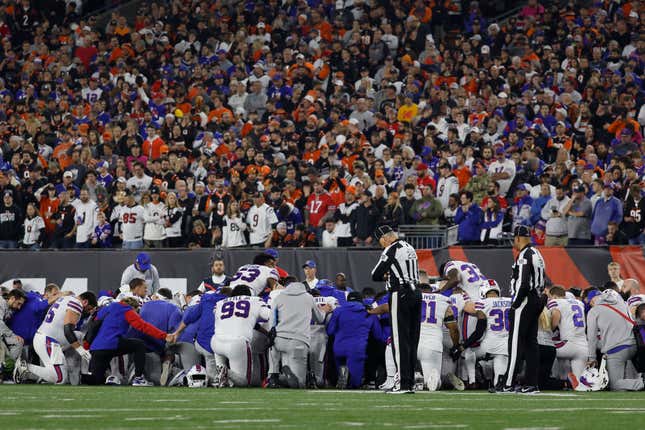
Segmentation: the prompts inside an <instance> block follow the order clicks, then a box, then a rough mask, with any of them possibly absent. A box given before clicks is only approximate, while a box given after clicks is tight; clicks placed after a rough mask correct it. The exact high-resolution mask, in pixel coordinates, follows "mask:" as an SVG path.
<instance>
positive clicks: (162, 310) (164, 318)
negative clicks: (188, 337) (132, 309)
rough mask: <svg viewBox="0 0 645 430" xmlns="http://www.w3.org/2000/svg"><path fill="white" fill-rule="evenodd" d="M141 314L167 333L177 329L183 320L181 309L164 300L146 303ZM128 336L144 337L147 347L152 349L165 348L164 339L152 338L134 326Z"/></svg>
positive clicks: (160, 349)
mask: <svg viewBox="0 0 645 430" xmlns="http://www.w3.org/2000/svg"><path fill="white" fill-rule="evenodd" d="M140 315H141V318H142V319H143V320H144V321H145V322H147V323H150V324H152V325H153V326H155V327H157V328H158V329H159V330H162V331H165V332H166V333H172V332H174V331H175V330H177V327H179V323H180V322H181V311H180V310H179V307H177V305H175V304H173V303H169V302H166V301H163V300H153V301H150V302H146V303H144V304H143V306H141V313H140ZM127 337H135V338H139V339H143V340H144V342H145V344H146V347H148V349H149V350H151V351H155V352H159V353H161V352H163V350H164V344H165V343H164V341H162V340H159V339H151V338H150V337H149V336H146V335H144V334H143V333H141V332H140V331H138V330H136V329H134V328H132V327H130V329H129V330H128V334H127Z"/></svg>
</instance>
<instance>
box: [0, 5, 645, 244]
mask: <svg viewBox="0 0 645 430" xmlns="http://www.w3.org/2000/svg"><path fill="white" fill-rule="evenodd" d="M40 3H42V2H38V3H32V2H30V1H29V0H21V1H12V0H7V1H5V2H3V3H2V5H1V6H0V22H1V24H0V35H1V36H2V52H0V76H2V79H0V95H1V96H2V98H1V100H0V139H1V140H0V170H1V173H0V194H2V202H1V205H0V247H2V248H16V247H23V248H32V249H38V248H42V247H48V248H71V247H95V248H110V247H120V246H123V247H125V248H141V247H143V246H146V247H164V246H165V247H184V246H190V247H213V246H222V247H238V246H247V245H253V246H260V247H268V246H273V247H287V246H290V247H306V246H323V247H334V246H374V245H375V244H374V241H373V238H372V233H373V231H374V229H375V227H376V226H378V225H390V226H391V227H393V228H394V229H395V230H396V229H397V228H398V226H399V225H402V224H422V225H451V224H458V226H459V227H458V231H459V233H458V234H459V241H460V242H461V243H463V244H481V243H484V244H495V243H497V240H498V237H499V234H500V233H501V232H502V231H510V229H511V228H512V227H514V226H516V225H519V224H523V225H527V226H530V227H531V228H532V229H533V231H534V237H533V239H534V241H535V243H537V244H547V245H567V244H594V243H595V244H605V243H607V244H626V243H632V244H635V243H643V241H644V238H645V235H644V234H643V230H644V227H645V219H644V218H643V209H645V208H644V205H645V201H644V200H643V199H642V194H643V186H644V184H645V182H644V180H643V175H644V174H645V172H644V169H645V167H644V163H643V154H644V152H643V150H644V148H645V147H644V146H643V132H642V126H643V125H645V108H644V107H643V95H644V94H643V81H642V78H643V65H644V63H643V61H644V60H645V58H644V57H643V55H644V54H645V36H644V34H645V32H644V31H643V19H644V18H643V16H644V15H645V10H644V7H645V5H643V2H641V1H621V0H618V1H615V0H614V1H608V0H607V1H600V0H599V1H594V2H592V1H542V2H538V1H536V0H529V1H528V4H527V5H525V6H524V7H523V8H522V9H521V10H520V12H519V13H518V14H517V15H514V16H511V17H510V18H509V19H508V20H506V21H504V22H503V23H496V22H491V21H490V20H489V18H488V17H487V16H486V15H484V14H483V13H482V8H483V9H487V8H490V6H491V5H492V4H493V3H495V2H481V3H478V2H476V1H470V2H469V1H458V0H446V1H422V0H416V1H411V0H407V1H397V2H393V1H389V0H382V1H359V0H339V1H336V2H330V1H319V0H311V1H304V0H286V1H268V2H253V1H249V2H235V1H221V2H208V3H205V2H201V1H194V0H193V1H179V0H175V1H170V0H169V1H158V2H142V4H141V5H140V7H139V10H138V11H137V12H136V17H134V18H133V19H128V18H127V17H125V16H120V15H118V14H116V13H115V14H113V15H112V17H111V19H109V20H108V21H107V24H106V25H105V26H99V25H98V21H97V20H96V18H95V17H89V18H86V17H84V16H83V15H82V14H80V13H78V10H77V9H78V8H77V7H76V6H77V4H76V3H74V2H67V5H66V7H65V4H64V3H65V2H51V4H55V5H57V7H58V9H56V8H53V7H51V5H49V7H45V8H40V7H34V4H38V5H40ZM480 5H481V8H480ZM78 6H79V7H80V4H79V5H78ZM50 10H54V12H52V13H49V11H50Z"/></svg>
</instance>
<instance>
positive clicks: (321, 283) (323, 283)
mask: <svg viewBox="0 0 645 430" xmlns="http://www.w3.org/2000/svg"><path fill="white" fill-rule="evenodd" d="M333 286H334V284H333V283H332V282H331V281H330V280H329V279H321V280H320V281H318V283H317V284H316V288H320V287H333Z"/></svg>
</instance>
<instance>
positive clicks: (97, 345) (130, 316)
mask: <svg viewBox="0 0 645 430" xmlns="http://www.w3.org/2000/svg"><path fill="white" fill-rule="evenodd" d="M96 319H97V320H101V321H102V323H101V328H99V331H98V333H97V334H96V337H95V338H94V341H93V342H92V345H90V351H100V350H114V349H117V347H118V345H119V339H120V338H122V337H125V335H126V333H127V332H128V329H129V328H130V327H134V328H135V329H137V330H139V331H140V332H142V333H144V334H147V335H148V336H151V337H153V338H155V339H160V340H162V339H165V337H166V332H164V331H161V330H159V329H158V328H156V327H155V326H153V325H151V324H148V323H147V322H145V321H144V320H143V319H142V318H141V317H140V316H139V314H138V313H136V312H135V311H134V310H133V309H132V308H131V307H130V306H128V305H126V304H125V303H123V302H114V303H111V304H109V305H107V306H106V307H104V308H102V309H101V310H99V313H98V314H97V315H96Z"/></svg>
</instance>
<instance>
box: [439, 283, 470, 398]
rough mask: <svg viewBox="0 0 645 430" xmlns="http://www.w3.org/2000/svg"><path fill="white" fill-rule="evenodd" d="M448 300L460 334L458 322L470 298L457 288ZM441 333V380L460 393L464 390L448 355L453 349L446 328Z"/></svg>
mask: <svg viewBox="0 0 645 430" xmlns="http://www.w3.org/2000/svg"><path fill="white" fill-rule="evenodd" d="M449 299H450V303H451V306H450V309H451V310H452V313H453V315H454V316H455V321H456V322H457V333H458V334H460V332H461V330H460V327H461V324H460V320H462V319H463V315H464V306H466V303H467V302H470V301H471V300H470V297H468V294H466V293H465V292H464V291H462V290H461V289H459V288H456V289H453V293H452V294H451V295H450V297H449ZM442 331H443V364H442V366H441V379H442V380H443V381H445V382H447V383H448V384H450V385H452V386H453V387H454V388H455V389H456V390H458V391H462V390H463V389H464V382H463V381H462V380H461V379H459V378H458V377H457V375H456V373H457V363H456V362H455V360H453V359H452V357H451V355H450V351H451V349H452V348H453V346H454V344H453V343H452V339H451V337H450V332H449V331H448V328H447V327H445V326H444V327H443V328H442ZM460 338H461V335H460Z"/></svg>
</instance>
